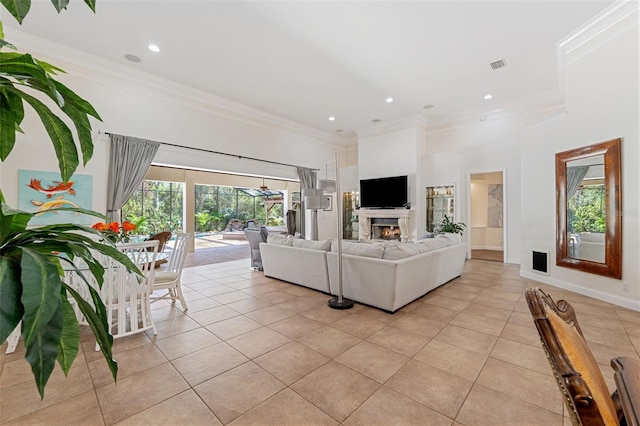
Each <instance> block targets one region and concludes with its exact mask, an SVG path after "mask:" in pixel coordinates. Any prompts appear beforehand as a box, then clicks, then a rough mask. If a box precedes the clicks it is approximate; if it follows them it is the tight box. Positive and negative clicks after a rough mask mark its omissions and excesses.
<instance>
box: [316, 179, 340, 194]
mask: <svg viewBox="0 0 640 426" xmlns="http://www.w3.org/2000/svg"><path fill="white" fill-rule="evenodd" d="M317 186H318V189H322V190H323V191H324V192H336V181H335V180H329V179H318V182H317Z"/></svg>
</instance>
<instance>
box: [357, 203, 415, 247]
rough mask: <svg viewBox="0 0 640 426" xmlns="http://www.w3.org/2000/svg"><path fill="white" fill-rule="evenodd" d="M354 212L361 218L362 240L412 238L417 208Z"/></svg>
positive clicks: (402, 239)
mask: <svg viewBox="0 0 640 426" xmlns="http://www.w3.org/2000/svg"><path fill="white" fill-rule="evenodd" d="M354 214H357V215H358V216H359V218H360V220H359V224H360V239H362V240H370V239H388V240H394V239H399V240H400V241H410V240H411V234H412V233H413V232H414V230H413V228H412V223H411V222H412V220H411V219H412V217H413V216H415V214H416V211H415V210H407V209H388V210H386V209H378V210H375V209H359V210H356V211H355V212H354ZM396 234H397V236H396Z"/></svg>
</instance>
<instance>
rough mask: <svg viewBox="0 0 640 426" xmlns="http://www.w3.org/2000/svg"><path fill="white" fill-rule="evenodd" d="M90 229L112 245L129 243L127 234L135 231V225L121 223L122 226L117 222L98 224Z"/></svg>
mask: <svg viewBox="0 0 640 426" xmlns="http://www.w3.org/2000/svg"><path fill="white" fill-rule="evenodd" d="M91 227H92V228H93V229H95V230H96V231H100V233H101V234H102V235H104V237H105V238H106V239H107V240H109V241H111V242H112V243H118V242H123V243H128V242H130V241H131V239H130V238H129V233H130V232H131V231H135V230H136V225H134V224H133V223H131V222H122V225H120V223H119V222H111V223H103V222H98V223H96V224H94V225H92V226H91Z"/></svg>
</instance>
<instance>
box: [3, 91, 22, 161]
mask: <svg viewBox="0 0 640 426" xmlns="http://www.w3.org/2000/svg"><path fill="white" fill-rule="evenodd" d="M17 119H18V118H17V117H16V113H15V112H14V110H13V108H12V107H11V103H10V102H9V99H7V97H6V95H5V93H4V91H0V160H2V161H4V160H6V158H7V157H8V156H9V153H10V152H11V150H13V145H14V144H15V143H16V120H17Z"/></svg>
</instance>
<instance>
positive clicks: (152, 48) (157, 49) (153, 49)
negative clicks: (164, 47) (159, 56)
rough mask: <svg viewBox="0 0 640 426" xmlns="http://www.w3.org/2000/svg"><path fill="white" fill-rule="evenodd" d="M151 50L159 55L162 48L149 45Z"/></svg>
mask: <svg viewBox="0 0 640 426" xmlns="http://www.w3.org/2000/svg"><path fill="white" fill-rule="evenodd" d="M149 50H150V51H152V52H154V53H158V52H159V51H160V48H159V47H158V45H157V44H150V45H149Z"/></svg>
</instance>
